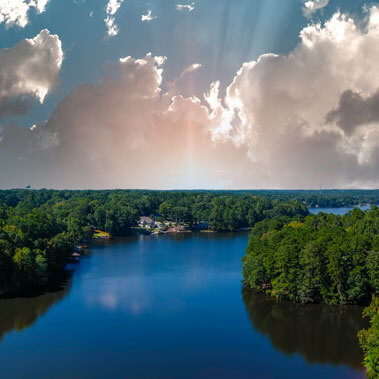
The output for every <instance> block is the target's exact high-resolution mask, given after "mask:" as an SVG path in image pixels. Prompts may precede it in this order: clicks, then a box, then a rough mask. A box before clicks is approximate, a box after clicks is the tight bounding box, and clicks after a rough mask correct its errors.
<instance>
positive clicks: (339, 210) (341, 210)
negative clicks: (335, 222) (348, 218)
mask: <svg viewBox="0 0 379 379" xmlns="http://www.w3.org/2000/svg"><path fill="white" fill-rule="evenodd" d="M370 207H371V205H359V206H357V208H359V209H362V211H367V210H368V209H370ZM353 209H354V207H339V208H324V207H318V208H316V207H315V208H309V212H310V213H313V214H317V213H320V212H324V213H334V214H336V215H340V216H342V215H344V214H346V213H347V212H350V211H351V210H353Z"/></svg>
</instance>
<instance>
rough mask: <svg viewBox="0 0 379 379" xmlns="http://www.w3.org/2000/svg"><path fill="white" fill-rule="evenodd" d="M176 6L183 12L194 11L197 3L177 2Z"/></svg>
mask: <svg viewBox="0 0 379 379" xmlns="http://www.w3.org/2000/svg"><path fill="white" fill-rule="evenodd" d="M175 8H176V9H177V10H178V11H180V12H183V11H187V12H192V11H193V10H194V9H195V3H191V4H177V5H176V7H175Z"/></svg>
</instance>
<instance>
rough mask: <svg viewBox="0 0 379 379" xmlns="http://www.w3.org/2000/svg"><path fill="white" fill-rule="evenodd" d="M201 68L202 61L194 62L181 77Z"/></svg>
mask: <svg viewBox="0 0 379 379" xmlns="http://www.w3.org/2000/svg"><path fill="white" fill-rule="evenodd" d="M199 68H201V64H200V63H193V64H191V65H190V66H188V67H186V68H185V69H184V70H183V71H182V73H181V74H180V78H181V79H182V78H183V77H184V76H185V75H187V74H189V73H190V72H193V71H196V70H198V69H199Z"/></svg>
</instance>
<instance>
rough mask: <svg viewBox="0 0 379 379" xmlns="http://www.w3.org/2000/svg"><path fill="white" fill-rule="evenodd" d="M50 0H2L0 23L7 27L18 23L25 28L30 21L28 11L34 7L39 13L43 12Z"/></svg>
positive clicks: (0, 4) (0, 3)
mask: <svg viewBox="0 0 379 379" xmlns="http://www.w3.org/2000/svg"><path fill="white" fill-rule="evenodd" d="M48 2H49V0H2V1H1V2H0V23H3V22H4V23H5V26H6V28H10V27H12V26H14V25H17V26H19V27H21V28H24V27H25V26H26V25H27V24H28V23H29V19H28V13H29V11H30V9H32V8H34V9H35V11H36V12H37V13H43V12H44V11H45V9H46V5H47V3H48Z"/></svg>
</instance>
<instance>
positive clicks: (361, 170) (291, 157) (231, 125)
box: [0, 7, 379, 188]
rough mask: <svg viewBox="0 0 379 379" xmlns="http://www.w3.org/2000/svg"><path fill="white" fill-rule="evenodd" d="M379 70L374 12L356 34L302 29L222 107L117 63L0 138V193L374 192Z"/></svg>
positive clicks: (241, 79)
mask: <svg viewBox="0 0 379 379" xmlns="http://www.w3.org/2000/svg"><path fill="white" fill-rule="evenodd" d="M378 59H379V10H378V9H377V8H376V7H372V8H371V9H370V10H369V13H368V17H367V21H366V25H364V26H362V27H361V28H359V27H358V26H357V25H356V24H355V23H354V21H353V20H352V19H350V18H348V17H346V16H344V15H342V14H340V13H337V14H335V15H334V16H333V17H332V18H331V19H330V20H329V21H328V22H326V23H325V24H323V25H322V24H312V25H310V26H307V27H305V28H304V29H303V30H302V31H301V33H300V43H299V45H298V46H297V47H296V48H295V49H294V50H293V51H291V52H290V53H289V54H288V55H287V56H283V55H277V54H265V55H262V56H261V57H260V58H259V59H258V60H257V61H252V62H246V63H244V64H243V65H242V67H241V68H240V70H239V71H238V72H237V73H236V75H235V77H234V79H233V81H232V82H231V84H230V85H229V86H228V87H227V89H226V94H225V95H224V96H221V95H220V90H219V87H220V83H218V82H215V83H213V84H212V85H211V87H210V90H209V92H208V93H207V94H206V95H205V96H204V99H199V98H197V97H184V96H182V95H181V94H180V93H179V90H178V89H177V88H176V87H175V83H174V84H173V85H172V86H169V89H168V91H166V92H165V91H163V90H162V88H161V87H163V86H162V73H163V67H164V62H165V60H166V59H165V58H164V57H154V56H152V55H151V54H147V55H146V56H145V57H144V58H141V59H135V58H132V57H125V58H122V59H120V61H119V62H118V64H117V65H116V66H115V68H114V70H113V71H112V75H111V76H109V77H104V78H102V79H101V81H100V84H97V85H93V84H86V85H82V86H79V87H78V88H76V89H75V90H74V91H73V92H72V93H71V94H70V95H69V96H68V97H67V98H66V99H65V100H63V101H62V102H61V103H60V104H59V106H58V107H57V108H56V109H55V111H54V112H53V114H52V115H51V117H50V118H49V119H48V120H47V122H46V123H44V124H42V125H36V126H35V127H33V128H32V130H31V129H23V128H19V127H17V126H15V125H8V126H6V127H5V128H3V130H2V132H1V133H0V140H1V141H0V183H1V186H4V187H9V186H24V185H25V183H27V184H31V185H33V186H34V187H41V186H46V187H60V188H67V187H72V188H104V187H108V188H109V187H113V188H114V187H118V188H120V187H124V188H125V187H128V188H162V187H164V188H178V187H179V188H194V187H197V188H199V187H202V188H204V187H208V188H209V187H211V188H212V187H213V188H231V187H234V188H268V187H269V188H315V187H316V188H317V187H318V186H319V185H320V184H321V185H322V186H323V187H324V188H327V187H334V188H336V187H356V186H361V187H362V186H363V187H377V186H378V185H379V177H378V172H379V121H378V117H377V116H378V113H377V108H378V107H377V105H376V104H377V101H378V88H379V77H378V75H377V62H378ZM190 67H191V66H190ZM350 108H351V109H353V110H354V117H352V116H351V115H350V113H349V112H350V111H351V109H350ZM8 162H12V165H10V164H9V163H8Z"/></svg>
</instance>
